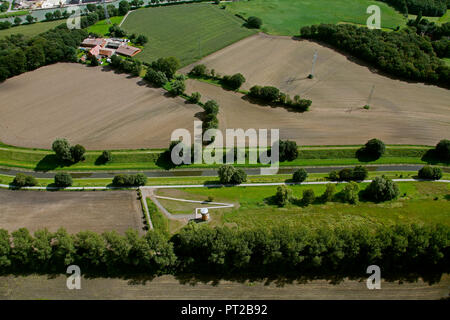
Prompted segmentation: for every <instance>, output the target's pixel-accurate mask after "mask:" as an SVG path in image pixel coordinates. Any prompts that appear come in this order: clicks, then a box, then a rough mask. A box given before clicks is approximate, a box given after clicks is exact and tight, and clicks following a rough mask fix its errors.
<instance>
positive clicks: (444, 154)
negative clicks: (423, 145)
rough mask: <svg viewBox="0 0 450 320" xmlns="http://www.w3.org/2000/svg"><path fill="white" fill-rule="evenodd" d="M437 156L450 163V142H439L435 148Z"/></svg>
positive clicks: (445, 140) (444, 140)
mask: <svg viewBox="0 0 450 320" xmlns="http://www.w3.org/2000/svg"><path fill="white" fill-rule="evenodd" d="M435 151H436V156H437V157H438V158H439V159H440V160H442V161H444V162H448V161H450V140H447V139H443V140H441V141H439V143H438V144H437V145H436V148H435Z"/></svg>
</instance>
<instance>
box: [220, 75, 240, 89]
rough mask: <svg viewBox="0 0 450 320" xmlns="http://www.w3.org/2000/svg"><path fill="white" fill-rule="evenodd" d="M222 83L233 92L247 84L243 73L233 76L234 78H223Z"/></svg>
mask: <svg viewBox="0 0 450 320" xmlns="http://www.w3.org/2000/svg"><path fill="white" fill-rule="evenodd" d="M222 82H223V83H224V84H225V86H227V87H228V88H230V89H232V90H238V89H239V88H240V87H241V86H242V85H243V84H244V82H245V77H244V76H243V75H242V74H241V73H236V74H233V75H232V76H227V75H225V76H223V78H222Z"/></svg>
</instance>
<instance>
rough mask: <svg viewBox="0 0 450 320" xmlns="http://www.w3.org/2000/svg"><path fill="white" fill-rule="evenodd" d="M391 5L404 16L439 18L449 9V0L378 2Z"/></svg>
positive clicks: (393, 0) (384, 0) (389, 0)
mask: <svg viewBox="0 0 450 320" xmlns="http://www.w3.org/2000/svg"><path fill="white" fill-rule="evenodd" d="M380 1H383V2H386V3H387V4H389V5H391V6H392V7H394V8H395V9H397V10H398V11H400V12H401V13H403V14H404V15H408V14H419V13H422V14H423V15H425V16H431V17H440V16H442V15H444V14H445V12H447V8H450V1H449V0H380Z"/></svg>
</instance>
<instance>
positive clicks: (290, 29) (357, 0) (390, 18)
mask: <svg viewBox="0 0 450 320" xmlns="http://www.w3.org/2000/svg"><path fill="white" fill-rule="evenodd" d="M370 5H377V6H379V7H380V9H381V27H383V28H389V29H393V28H396V27H397V26H402V25H404V24H405V23H406V19H405V18H404V17H403V16H402V15H401V14H400V13H399V12H397V11H395V9H393V8H392V7H390V6H388V5H387V4H385V3H383V2H379V1H369V0H340V1H336V0H314V1H293V0H252V1H239V2H232V3H227V4H226V10H227V11H229V12H232V13H234V14H240V15H242V16H244V17H246V18H248V17H250V16H256V17H259V18H261V19H262V20H263V28H262V29H263V31H265V32H268V33H272V34H277V35H291V36H295V35H298V34H299V30H300V27H303V26H307V25H312V24H319V23H332V24H336V23H344V22H345V23H354V24H359V25H365V24H366V20H367V18H368V17H369V14H367V13H366V10H367V7H369V6H370Z"/></svg>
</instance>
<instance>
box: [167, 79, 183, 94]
mask: <svg viewBox="0 0 450 320" xmlns="http://www.w3.org/2000/svg"><path fill="white" fill-rule="evenodd" d="M185 90H186V84H185V83H184V80H174V81H173V82H172V83H171V84H170V90H169V92H170V93H171V94H172V95H174V96H179V95H182V94H183V93H184V91H185Z"/></svg>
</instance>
